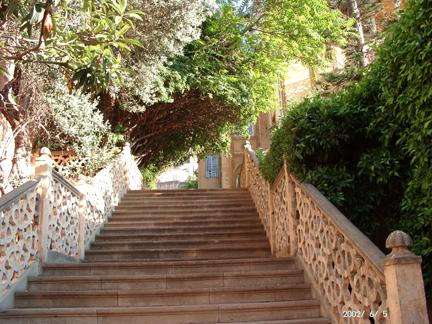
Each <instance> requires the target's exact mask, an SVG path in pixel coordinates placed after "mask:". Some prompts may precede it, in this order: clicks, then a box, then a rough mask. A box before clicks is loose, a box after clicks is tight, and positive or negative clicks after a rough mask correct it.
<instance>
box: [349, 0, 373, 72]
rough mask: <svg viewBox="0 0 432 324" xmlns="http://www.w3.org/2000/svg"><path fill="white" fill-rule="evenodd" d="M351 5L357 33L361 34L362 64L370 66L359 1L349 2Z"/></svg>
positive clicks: (359, 41) (359, 45)
mask: <svg viewBox="0 0 432 324" xmlns="http://www.w3.org/2000/svg"><path fill="white" fill-rule="evenodd" d="M349 4H350V7H351V13H352V16H353V17H354V19H355V21H356V27H357V31H358V34H359V39H358V43H359V44H358V47H359V51H360V53H361V58H362V61H361V64H362V66H366V65H368V64H369V61H368V58H367V49H366V48H365V36H364V30H363V23H362V21H361V14H360V9H359V6H358V3H357V0H349Z"/></svg>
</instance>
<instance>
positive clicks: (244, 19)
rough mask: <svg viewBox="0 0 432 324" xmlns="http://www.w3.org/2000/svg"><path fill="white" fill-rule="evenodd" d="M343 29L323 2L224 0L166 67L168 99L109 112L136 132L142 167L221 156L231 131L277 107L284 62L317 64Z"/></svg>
mask: <svg viewBox="0 0 432 324" xmlns="http://www.w3.org/2000/svg"><path fill="white" fill-rule="evenodd" d="M346 26H347V22H346V21H345V20H343V19H342V18H341V15H340V13H339V12H338V11H332V10H330V9H329V7H328V4H327V2H326V1H323V0H305V1H287V0H285V1H281V0H269V1H263V2H260V5H254V6H238V4H237V3H236V2H232V1H220V2H219V9H218V10H217V12H216V13H215V14H214V15H213V16H212V17H210V18H209V19H207V20H206V21H205V23H204V24H203V27H202V36H201V38H200V39H199V40H196V41H194V42H193V43H191V44H190V45H188V46H186V47H185V49H184V55H179V56H177V57H175V58H174V59H173V60H171V61H170V63H169V64H167V65H165V66H164V68H163V70H162V72H163V75H164V79H163V88H162V91H159V92H158V95H160V96H161V98H162V99H163V100H164V101H165V102H160V103H157V104H155V105H153V106H148V107H146V110H145V111H144V112H142V113H135V114H134V113H132V114H131V113H129V112H124V111H118V110H117V111H115V110H109V111H106V115H107V116H108V117H109V119H110V121H111V122H112V123H113V124H116V123H120V124H123V125H125V126H126V128H129V129H130V130H131V131H130V133H129V135H130V137H131V140H132V143H133V145H132V149H133V152H134V153H135V154H137V155H138V156H139V157H140V159H141V162H142V164H148V163H151V164H156V165H159V166H160V167H163V166H164V165H166V164H168V163H171V162H181V160H182V159H184V158H185V157H187V156H189V155H190V154H195V155H197V156H202V155H204V154H207V153H209V152H219V151H221V150H224V149H225V148H226V147H227V144H228V143H229V138H230V134H231V133H232V132H233V131H234V129H237V128H238V126H239V125H240V126H245V125H247V124H248V123H249V122H251V121H253V120H254V119H255V118H256V116H257V115H258V113H259V112H261V111H267V110H268V109H271V108H272V107H275V105H276V97H275V83H276V81H277V78H278V76H279V75H280V74H281V73H284V72H285V70H286V66H287V62H289V61H291V60H294V59H295V60H301V61H302V62H304V63H305V64H310V65H317V64H319V62H321V60H322V56H323V53H324V52H325V47H326V44H329V43H330V42H335V41H343V37H342V36H343V35H344V32H345V29H346ZM138 99H139V98H138ZM122 100H123V98H120V102H121V101H122ZM141 104H142V105H145V102H144V100H141Z"/></svg>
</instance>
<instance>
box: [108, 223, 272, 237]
mask: <svg viewBox="0 0 432 324" xmlns="http://www.w3.org/2000/svg"><path fill="white" fill-rule="evenodd" d="M259 230H261V231H264V229H263V228H262V226H261V225H255V226H251V225H238V226H235V227H232V226H229V225H228V226H226V225H224V226H194V227H192V226H176V227H169V226H167V227H153V228H149V227H145V226H122V227H120V226H116V227H111V226H108V225H107V226H105V227H104V228H103V229H102V231H101V233H103V234H158V235H159V234H175V233H183V234H185V233H190V234H193V233H206V234H213V233H238V232H239V231H242V232H255V231H259Z"/></svg>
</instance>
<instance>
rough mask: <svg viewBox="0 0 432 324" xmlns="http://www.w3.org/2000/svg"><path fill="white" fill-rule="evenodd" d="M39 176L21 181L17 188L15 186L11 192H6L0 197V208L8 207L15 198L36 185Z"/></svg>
mask: <svg viewBox="0 0 432 324" xmlns="http://www.w3.org/2000/svg"><path fill="white" fill-rule="evenodd" d="M40 180H41V178H40V177H38V178H37V179H35V180H29V181H27V182H25V183H23V184H22V185H21V186H19V187H18V188H15V189H14V190H12V191H11V192H8V193H7V194H5V195H4V196H2V197H0V210H2V209H4V208H7V207H9V205H11V204H12V203H13V202H14V201H15V200H17V199H19V198H20V197H21V196H23V195H24V194H26V193H27V192H28V191H30V190H31V189H33V188H34V187H36V186H37V184H38V183H39V182H40Z"/></svg>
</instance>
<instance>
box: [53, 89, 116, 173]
mask: <svg viewBox="0 0 432 324" xmlns="http://www.w3.org/2000/svg"><path fill="white" fill-rule="evenodd" d="M47 100H48V103H49V104H50V106H51V107H52V109H53V113H54V114H53V122H54V124H55V126H54V129H53V130H52V132H51V136H50V138H49V139H48V143H46V145H48V146H50V147H51V148H54V149H61V150H65V149H72V150H73V151H74V152H75V154H76V155H77V157H78V159H79V161H81V162H83V163H80V164H79V165H72V166H71V169H70V170H66V172H67V173H68V175H69V176H76V175H78V174H81V173H85V174H87V175H94V174H95V173H96V172H97V171H99V170H100V169H101V168H103V167H105V166H106V165H107V164H108V163H109V162H110V161H111V160H112V158H113V156H114V155H115V154H116V153H118V151H119V149H117V146H118V145H119V144H122V142H123V140H124V139H123V137H122V136H121V135H120V134H118V133H117V134H115V133H113V132H111V127H110V125H109V124H108V123H107V122H105V121H104V120H103V116H102V114H101V113H100V112H99V111H98V110H97V102H93V101H91V100H90V98H89V95H84V94H82V93H80V92H75V93H72V94H68V93H67V89H66V88H65V87H64V86H62V85H57V86H56V87H54V88H52V90H51V91H50V94H49V95H48V97H47Z"/></svg>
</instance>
